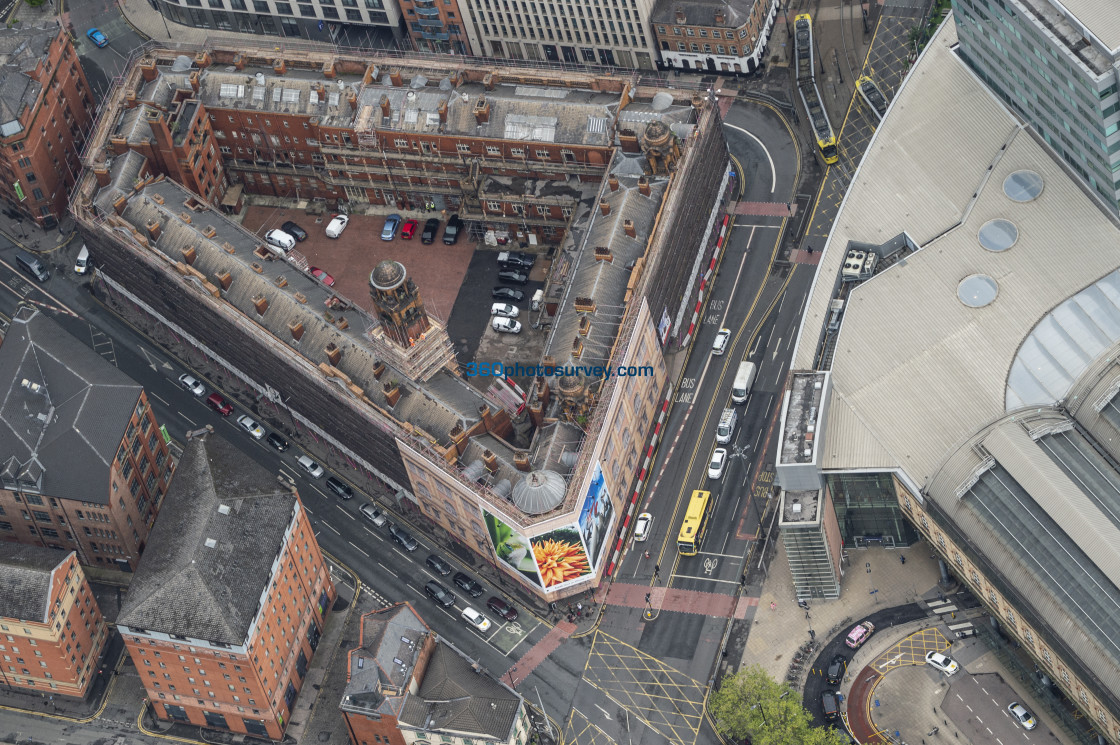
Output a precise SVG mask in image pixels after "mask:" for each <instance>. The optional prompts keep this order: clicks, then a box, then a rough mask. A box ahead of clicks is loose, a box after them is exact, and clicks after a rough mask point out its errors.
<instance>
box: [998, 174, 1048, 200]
mask: <svg viewBox="0 0 1120 745" xmlns="http://www.w3.org/2000/svg"><path fill="white" fill-rule="evenodd" d="M1003 193H1004V194H1006V195H1007V198H1008V199H1010V200H1011V201H1013V202H1030V201H1032V200H1034V199H1037V198H1038V195H1039V194H1041V193H1042V176H1039V175H1038V174H1037V173H1035V172H1034V171H1015V173H1013V174H1011V175H1010V176H1008V177H1007V178H1005V179H1004V180H1003Z"/></svg>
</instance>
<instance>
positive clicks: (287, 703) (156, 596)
mask: <svg viewBox="0 0 1120 745" xmlns="http://www.w3.org/2000/svg"><path fill="white" fill-rule="evenodd" d="M152 541H153V542H154V544H155V545H156V546H158V550H155V551H150V552H148V554H146V555H145V557H144V560H143V561H142V562H141V563H140V567H139V568H138V569H137V571H136V576H135V577H134V578H133V580H132V583H131V585H130V586H129V588H128V594H127V595H126V596H125V599H124V604H123V605H122V607H121V610H120V614H119V615H118V617H117V630H118V631H119V632H120V634H121V636H122V637H123V639H124V643H125V647H126V648H127V649H128V653H129V655H130V656H131V658H132V662H133V664H134V665H135V666H136V670H137V672H138V673H139V675H140V678H141V680H142V681H143V683H144V689H145V692H146V693H147V697H148V701H149V702H150V705H151V706H152V709H153V711H154V713H155V715H156V716H157V717H158V718H160V719H164V720H167V721H172V722H180V723H190V724H194V725H198V726H200V727H210V728H214V729H220V730H225V731H228V732H232V733H238V734H249V735H254V736H256V737H267V738H269V739H271V740H280V739H282V738H283V736H284V730H285V728H286V727H287V725H288V723H289V722H290V720H291V712H292V707H293V706H294V705H295V700H296V697H297V696H298V695H299V692H300V689H301V688H302V687H303V683H304V676H305V675H306V674H307V670H308V666H309V664H310V661H311V659H312V657H313V656H314V654H315V650H316V648H317V647H318V645H319V640H320V638H321V636H322V631H323V624H324V623H325V622H326V614H327V611H328V610H329V609H330V607H331V605H332V604H333V603H334V599H335V589H334V585H333V584H332V582H331V578H330V570H329V568H328V567H327V564H326V562H325V561H324V559H323V555H322V553H321V552H320V551H319V544H318V543H317V542H316V540H315V534H314V530H313V529H312V527H311V522H310V520H309V518H308V516H307V512H306V510H304V508H303V504H302V503H301V502H300V499H299V495H298V494H297V493H296V492H295V491H294V489H292V488H291V487H290V486H288V485H286V483H283V482H281V481H278V480H277V478H276V476H275V475H274V474H271V473H269V472H268V471H267V470H265V469H264V468H263V467H261V466H259V465H257V464H256V463H254V462H252V461H247V460H246V459H245V458H244V457H243V456H242V455H241V453H240V451H238V450H235V449H234V448H233V447H232V446H231V445H230V444H229V443H227V442H226V441H225V440H223V439H222V438H220V437H218V436H217V435H203V436H201V437H195V438H193V439H191V440H190V441H188V443H187V446H186V450H185V452H184V454H183V460H182V462H181V463H180V464H179V469H178V472H177V476H176V479H175V483H174V484H173V485H172V488H171V490H170V491H169V492H168V494H167V500H166V503H165V505H164V509H163V510H162V511H161V512H160V516H159V520H157V521H156V526H155V529H154V530H153V531H152Z"/></svg>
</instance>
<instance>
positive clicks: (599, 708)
mask: <svg viewBox="0 0 1120 745" xmlns="http://www.w3.org/2000/svg"><path fill="white" fill-rule="evenodd" d="M728 126H730V125H728ZM595 708H596V709H598V710H599V711H601V712H603V716H605V717H606V718H607V719H610V718H611V715H610V713H609V712H608V711H607V710H606V709H604V708H603V707H602V706H599V704H595Z"/></svg>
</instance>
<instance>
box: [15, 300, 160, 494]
mask: <svg viewBox="0 0 1120 745" xmlns="http://www.w3.org/2000/svg"><path fill="white" fill-rule="evenodd" d="M142 391H143V388H142V387H141V386H140V385H138V384H137V383H136V382H135V381H133V380H132V379H131V378H130V377H128V376H127V375H125V374H124V373H123V372H121V371H120V370H118V369H117V368H116V367H115V366H113V365H111V364H109V363H108V362H106V361H105V359H104V358H102V357H101V356H100V355H98V354H97V353H95V352H94V351H93V350H91V349H90V348H89V347H87V346H86V345H85V344H82V343H81V342H80V341H78V340H77V339H75V338H74V337H73V336H71V335H70V334H69V333H67V332H66V331H65V330H63V328H62V327H61V326H59V325H58V324H57V323H55V322H54V321H53V320H51V319H50V318H49V317H48V316H46V315H44V314H42V313H40V312H39V311H37V310H33V309H31V308H29V307H26V306H24V307H21V308H20V310H18V311H17V312H16V314H15V316H14V317H13V318H12V323H11V325H10V326H9V328H8V331H7V334H6V335H5V336H4V341H3V344H2V345H0V394H2V395H0V453H3V454H4V458H5V460H4V461H3V463H0V484H2V485H3V486H4V487H6V488H9V489H19V490H23V491H27V492H31V493H39V494H45V495H48V496H51V497H56V498H59V499H74V500H80V501H82V502H92V503H97V504H106V503H107V502H108V501H109V498H110V494H109V471H110V468H111V466H112V463H113V458H114V456H115V455H116V453H117V449H118V448H119V447H120V446H121V440H122V439H124V437H125V434H126V430H127V429H128V423H129V420H130V419H131V418H132V415H133V413H134V412H135V410H136V405H137V403H138V402H139V400H140V394H141V392H142ZM91 485H93V486H92V487H91Z"/></svg>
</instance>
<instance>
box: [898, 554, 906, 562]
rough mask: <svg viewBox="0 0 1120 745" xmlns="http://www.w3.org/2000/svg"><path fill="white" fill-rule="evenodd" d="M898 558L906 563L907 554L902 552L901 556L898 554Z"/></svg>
mask: <svg viewBox="0 0 1120 745" xmlns="http://www.w3.org/2000/svg"><path fill="white" fill-rule="evenodd" d="M898 560H899V561H900V562H902V563H903V564H905V563H906V557H905V556H903V555H902V554H899V556H898Z"/></svg>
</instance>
